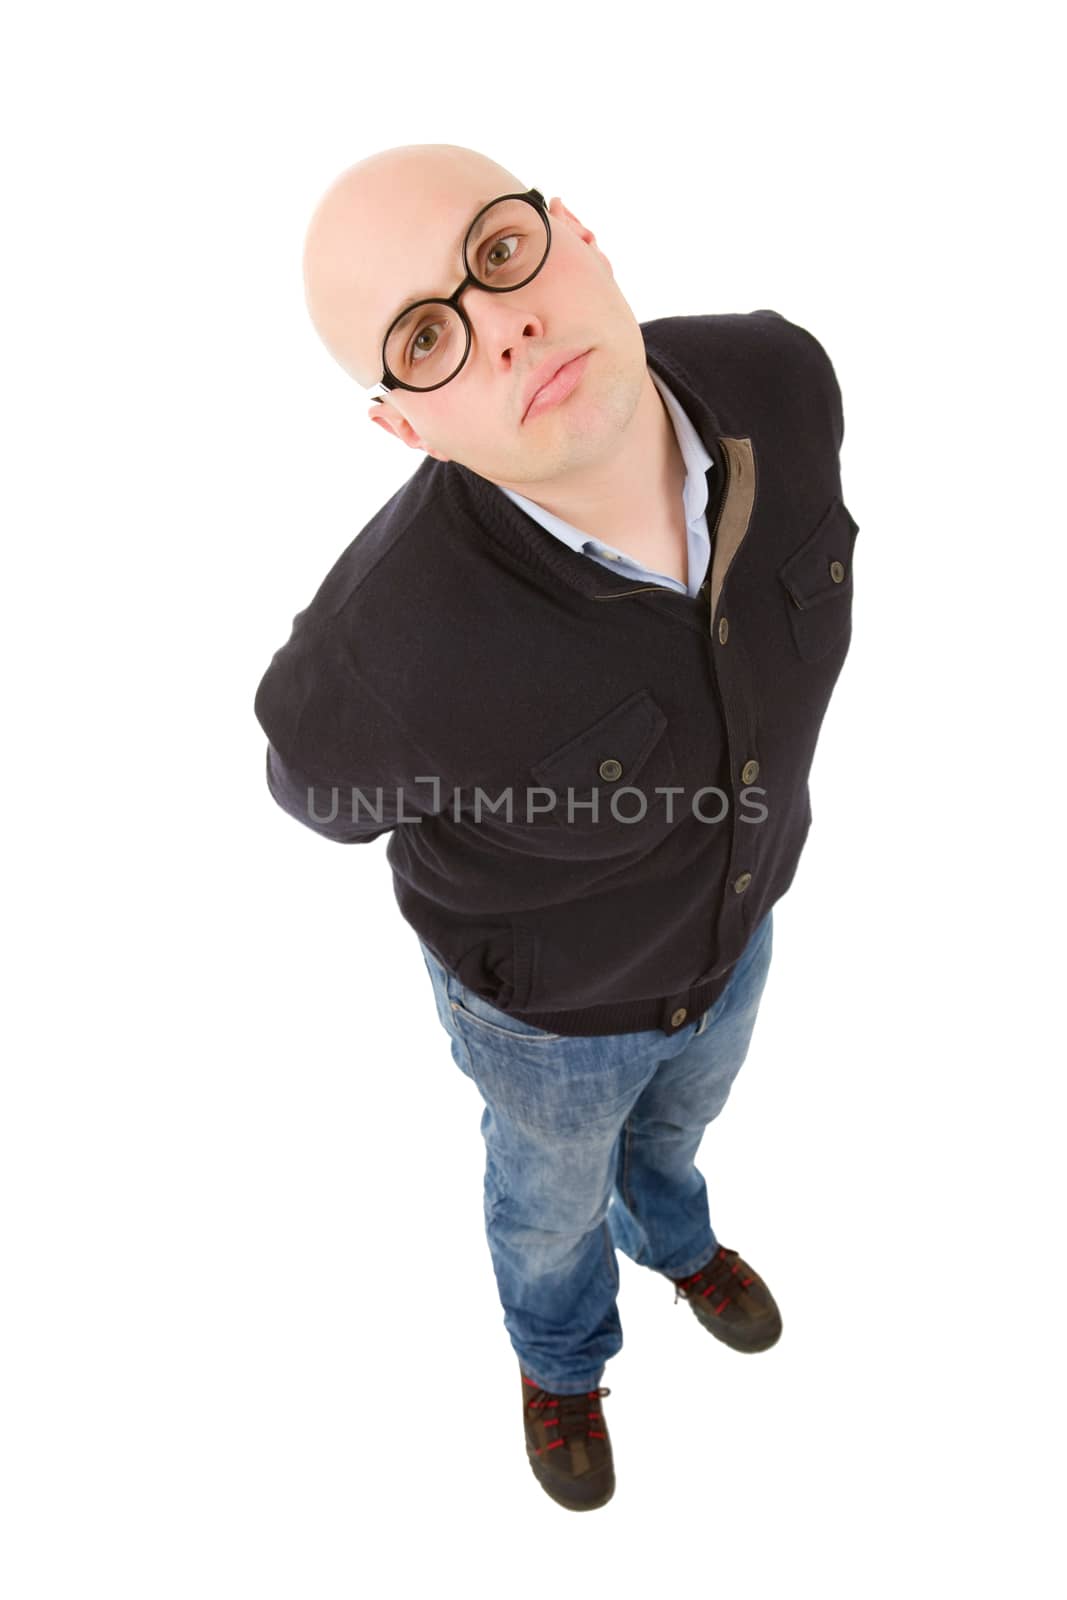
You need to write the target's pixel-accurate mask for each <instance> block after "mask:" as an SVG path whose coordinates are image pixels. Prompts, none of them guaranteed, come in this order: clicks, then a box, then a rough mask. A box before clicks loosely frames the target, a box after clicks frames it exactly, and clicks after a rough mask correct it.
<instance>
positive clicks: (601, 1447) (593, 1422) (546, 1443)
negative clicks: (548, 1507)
mask: <svg viewBox="0 0 1067 1600" xmlns="http://www.w3.org/2000/svg"><path fill="white" fill-rule="evenodd" d="M519 1371H520V1373H521V1374H522V1420H523V1426H524V1427H525V1430H526V1455H527V1457H528V1459H529V1462H530V1466H531V1468H532V1469H533V1475H534V1477H535V1478H536V1479H537V1481H538V1483H539V1484H540V1485H541V1487H542V1489H543V1490H544V1491H545V1493H546V1494H547V1495H549V1496H550V1497H551V1498H552V1499H553V1500H555V1501H556V1503H557V1505H561V1506H566V1507H567V1510H568V1511H593V1510H595V1508H596V1507H597V1506H602V1505H606V1504H607V1502H608V1501H609V1500H610V1499H611V1497H612V1495H613V1494H614V1493H615V1467H614V1463H613V1461H612V1456H611V1439H610V1437H609V1436H608V1425H607V1423H606V1422H605V1421H604V1416H603V1413H602V1412H601V1410H600V1408H599V1406H598V1405H597V1404H596V1402H597V1400H598V1399H599V1398H600V1396H601V1395H604V1394H610V1393H611V1390H610V1389H608V1388H606V1387H605V1386H604V1385H603V1384H602V1385H601V1386H600V1388H599V1389H589V1390H587V1391H586V1392H585V1393H583V1394H553V1393H551V1392H550V1391H549V1390H547V1389H541V1388H539V1387H538V1385H537V1384H536V1383H534V1381H533V1379H532V1378H528V1377H527V1376H526V1374H525V1372H523V1371H522V1368H521V1367H520V1368H519Z"/></svg>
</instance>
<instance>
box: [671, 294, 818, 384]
mask: <svg viewBox="0 0 1067 1600" xmlns="http://www.w3.org/2000/svg"><path fill="white" fill-rule="evenodd" d="M640 326H641V332H642V334H643V336H644V339H645V343H646V345H647V346H649V347H651V348H652V349H653V351H654V352H656V353H658V354H660V355H663V356H665V357H666V358H667V359H668V360H669V361H673V362H675V363H676V364H677V365H678V366H679V367H680V368H681V370H682V371H684V372H687V373H692V375H693V376H697V375H698V374H699V372H700V371H702V370H703V369H704V367H705V366H706V367H707V368H708V369H709V370H714V367H715V364H716V363H717V362H720V361H722V360H723V359H724V358H726V359H729V358H731V357H733V356H734V355H737V356H739V357H743V358H745V359H747V360H752V359H753V358H756V357H758V356H759V355H760V354H761V353H766V354H767V355H768V356H769V357H771V358H772V359H780V358H781V357H782V356H783V355H788V356H789V357H790V358H791V360H792V361H794V362H795V361H797V360H800V361H807V362H808V363H809V364H812V365H815V366H818V365H822V366H824V367H825V366H829V365H830V358H829V356H828V355H827V353H826V351H825V350H824V348H823V346H822V345H821V344H820V343H819V341H818V339H816V338H815V336H814V334H812V333H810V332H809V331H808V329H807V328H804V327H801V325H800V324H799V323H797V322H791V321H790V320H789V319H788V317H785V316H783V315H782V313H781V312H780V311H771V310H767V309H762V310H759V311H723V312H707V313H704V314H701V315H698V316H688V317H656V318H654V319H653V320H651V321H649V322H642V323H641V325H640Z"/></svg>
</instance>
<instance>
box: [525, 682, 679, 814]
mask: <svg viewBox="0 0 1067 1600" xmlns="http://www.w3.org/2000/svg"><path fill="white" fill-rule="evenodd" d="M666 726H667V718H666V716H665V715H664V713H663V711H662V710H661V709H660V707H659V706H658V705H657V704H656V702H655V700H653V698H652V696H651V695H650V694H649V692H648V690H647V689H638V690H637V691H636V693H634V694H632V695H630V696H629V698H628V699H626V700H624V701H623V702H622V704H621V705H617V706H616V707H615V708H614V710H612V711H609V712H608V713H607V714H606V715H605V716H603V717H601V718H600V719H599V721H597V722H594V723H593V724H592V725H591V726H590V727H588V728H585V729H584V730H583V731H582V732H581V733H579V734H576V735H575V737H574V738H573V739H569V740H568V741H567V743H566V744H564V745H561V746H560V748H559V749H558V750H554V751H552V752H551V754H549V755H547V756H545V757H544V758H543V759H542V760H541V761H539V762H538V763H537V764H536V766H533V767H531V768H530V771H531V772H532V773H533V775H534V777H535V778H536V779H537V780H538V782H539V783H540V784H542V785H543V786H544V787H545V788H547V789H553V790H556V789H560V788H563V789H567V788H571V789H574V790H581V791H582V792H583V793H588V792H589V791H590V790H594V789H595V790H599V791H600V792H601V793H603V794H610V793H611V791H612V790H614V789H617V788H620V787H624V786H625V785H627V784H632V783H635V782H636V779H637V778H638V776H639V774H640V773H641V771H642V769H643V768H644V766H645V764H646V763H647V761H648V758H649V756H650V755H651V754H652V751H653V750H654V749H655V748H656V745H657V744H658V743H659V741H660V739H661V738H662V737H663V732H664V729H665V728H666ZM605 762H617V763H618V767H619V768H621V771H618V772H616V769H615V768H614V767H611V768H609V769H608V772H609V773H615V776H605V774H604V772H602V771H601V768H602V766H603V764H604V763H605Z"/></svg>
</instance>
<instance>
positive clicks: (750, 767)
mask: <svg viewBox="0 0 1067 1600" xmlns="http://www.w3.org/2000/svg"><path fill="white" fill-rule="evenodd" d="M758 777H759V762H758V761H746V762H745V764H744V766H743V767H742V768H741V782H742V783H755V781H756V779H757V778H758Z"/></svg>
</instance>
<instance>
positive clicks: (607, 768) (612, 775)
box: [598, 758, 622, 783]
mask: <svg viewBox="0 0 1067 1600" xmlns="http://www.w3.org/2000/svg"><path fill="white" fill-rule="evenodd" d="M598 770H599V772H600V776H601V777H602V778H606V779H607V781H608V782H609V783H614V782H615V779H616V778H621V777H622V765H621V763H620V762H618V761H616V760H614V759H613V758H609V759H608V760H607V761H602V762H601V763H600V767H599V769H598Z"/></svg>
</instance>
